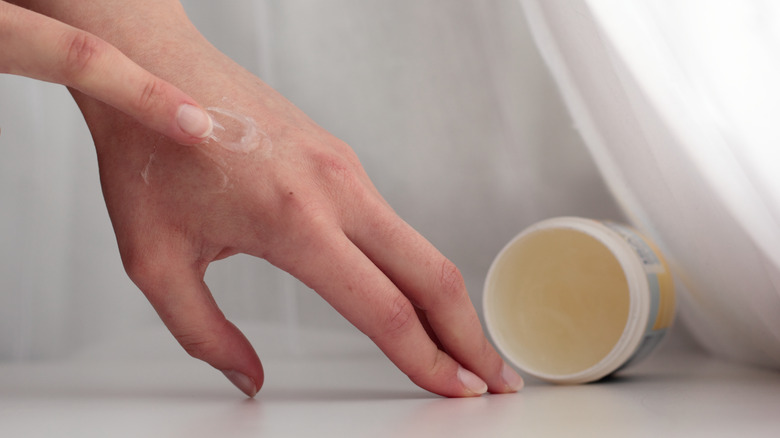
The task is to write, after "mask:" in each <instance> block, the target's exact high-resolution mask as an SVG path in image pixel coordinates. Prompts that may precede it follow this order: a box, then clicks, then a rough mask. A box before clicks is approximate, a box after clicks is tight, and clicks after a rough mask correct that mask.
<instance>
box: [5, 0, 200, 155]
mask: <svg viewBox="0 0 780 438" xmlns="http://www.w3.org/2000/svg"><path fill="white" fill-rule="evenodd" d="M0 46H2V47H3V52H2V53H0V72H2V73H10V74H15V75H21V76H26V77H30V78H34V79H40V80H43V81H48V82H54V83H58V84H63V85H67V86H69V87H72V88H74V89H76V90H79V91H81V92H83V93H84V94H87V95H89V96H91V97H93V98H95V99H98V100H100V101H102V102H104V103H107V104H109V105H111V106H113V107H115V108H117V109H118V110H120V111H122V112H124V113H126V114H128V115H129V116H131V117H133V118H134V119H136V120H138V121H139V122H140V123H141V124H143V125H144V126H146V127H148V128H150V129H153V130H154V131H157V132H159V133H161V134H163V135H165V136H167V137H169V138H171V139H173V140H174V141H176V142H178V143H185V144H195V143H200V142H202V141H203V140H204V139H206V138H207V137H208V136H209V135H211V130H212V126H213V122H212V120H211V117H209V115H208V113H206V112H205V110H203V108H201V107H200V106H199V105H198V104H197V102H195V100H194V99H192V98H191V97H190V96H188V95H187V94H186V93H184V92H183V91H181V90H180V89H178V88H177V87H175V86H174V85H172V84H170V83H168V82H166V81H164V80H163V79H160V78H158V77H157V76H155V75H153V74H151V73H150V72H148V71H146V70H145V69H143V68H142V67H140V66H139V65H138V64H136V63H135V62H133V61H132V60H130V58H128V57H127V56H125V55H124V54H123V53H122V52H120V51H119V49H117V48H116V47H114V46H112V45H111V44H109V43H108V42H106V41H104V40H102V39H100V38H98V37H97V36H95V35H92V34H90V33H88V32H84V31H82V30H79V29H76V28H74V27H72V26H69V25H67V24H65V23H62V22H60V21H57V20H54V19H51V18H49V17H46V16H44V15H41V14H38V13H36V12H33V11H30V10H27V9H24V8H21V7H18V6H15V5H11V4H9V3H7V2H4V1H0Z"/></svg>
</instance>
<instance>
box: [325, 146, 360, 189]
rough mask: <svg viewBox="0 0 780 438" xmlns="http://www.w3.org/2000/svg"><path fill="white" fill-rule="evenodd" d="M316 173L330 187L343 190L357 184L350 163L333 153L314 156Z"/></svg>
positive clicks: (355, 173)
mask: <svg viewBox="0 0 780 438" xmlns="http://www.w3.org/2000/svg"><path fill="white" fill-rule="evenodd" d="M314 161H315V167H316V171H317V174H318V175H319V176H320V178H321V180H322V181H323V183H324V184H325V185H326V186H327V187H328V188H330V189H333V190H343V189H345V188H346V189H349V188H354V187H357V186H359V185H360V184H359V180H358V176H357V172H355V170H354V166H353V165H352V163H351V162H350V161H349V160H347V159H345V158H343V157H341V156H338V155H335V154H331V153H324V154H319V155H316V156H315V157H314Z"/></svg>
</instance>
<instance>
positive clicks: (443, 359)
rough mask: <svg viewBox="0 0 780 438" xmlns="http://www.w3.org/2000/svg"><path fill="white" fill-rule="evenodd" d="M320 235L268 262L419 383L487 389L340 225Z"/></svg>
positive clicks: (459, 391) (439, 389) (445, 391)
mask: <svg viewBox="0 0 780 438" xmlns="http://www.w3.org/2000/svg"><path fill="white" fill-rule="evenodd" d="M318 236H320V238H315V239H313V240H312V241H311V242H309V243H308V244H307V245H306V246H305V247H301V248H299V250H301V252H299V253H298V254H299V255H298V257H297V258H295V259H290V260H273V259H271V260H270V261H271V262H273V263H275V264H277V266H279V267H281V268H282V269H285V270H287V271H288V272H290V273H291V274H293V275H295V276H296V277H298V278H299V279H300V280H302V281H303V282H304V283H306V284H307V285H308V286H309V287H311V288H312V289H314V290H316V291H317V293H319V294H320V295H321V296H322V297H323V298H324V299H325V300H326V301H328V302H329V303H330V304H331V305H332V306H333V307H334V308H335V309H336V310H337V311H338V312H339V313H341V314H342V315H343V316H344V317H345V318H346V319H348V320H349V321H350V322H351V323H352V324H354V325H355V326H356V327H357V328H358V329H359V330H361V331H362V332H363V333H365V334H366V335H368V336H369V337H370V338H371V339H372V340H373V341H374V343H375V344H376V345H377V346H378V347H379V348H380V349H381V350H382V351H383V352H384V353H385V355H386V356H387V357H388V358H389V359H390V360H391V361H392V362H393V363H394V364H395V365H396V366H397V367H398V368H399V369H400V370H401V371H403V372H404V373H405V374H406V375H407V376H409V378H410V379H411V380H412V381H413V382H414V383H415V384H417V385H418V386H420V387H422V388H424V389H427V390H428V391H431V392H434V393H436V394H440V395H443V396H447V397H465V396H476V395H480V394H482V393H484V392H485V391H486V390H487V386H486V385H485V383H484V382H482V381H481V380H480V379H479V378H478V377H477V376H475V375H474V374H473V373H471V372H469V371H468V370H466V369H464V368H462V367H460V366H459V365H458V363H457V362H455V361H454V360H453V359H452V358H451V357H449V356H448V355H447V354H446V353H445V352H443V351H441V350H439V349H438V348H437V346H436V344H435V343H434V342H433V341H432V340H431V339H430V337H428V335H427V334H426V332H425V329H424V328H423V326H422V324H421V323H420V320H419V319H418V318H417V317H416V313H415V310H414V307H413V306H412V304H411V303H410V302H409V300H407V299H406V297H404V295H403V294H401V292H400V291H399V290H398V289H397V288H396V287H395V286H394V285H393V283H392V282H391V281H390V280H388V279H387V277H386V276H385V275H384V274H383V273H382V272H381V271H380V270H379V269H377V268H376V266H374V265H373V263H371V261H370V260H368V259H367V258H366V257H365V255H363V253H362V252H360V250H358V249H357V248H356V247H355V246H354V245H353V244H352V243H351V242H350V241H349V239H347V238H346V236H344V234H343V233H341V231H340V230H339V229H337V228H336V229H333V230H326V231H324V232H322V233H320V234H318ZM300 254H304V255H303V256H302V257H301V256H300Z"/></svg>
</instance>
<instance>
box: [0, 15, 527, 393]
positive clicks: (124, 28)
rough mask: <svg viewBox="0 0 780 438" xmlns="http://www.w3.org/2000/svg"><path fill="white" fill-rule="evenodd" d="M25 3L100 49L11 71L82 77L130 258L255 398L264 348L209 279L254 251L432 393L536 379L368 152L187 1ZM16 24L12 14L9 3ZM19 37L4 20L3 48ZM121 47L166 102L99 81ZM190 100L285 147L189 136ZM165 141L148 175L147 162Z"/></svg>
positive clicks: (205, 351) (183, 339)
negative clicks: (226, 44) (228, 144)
mask: <svg viewBox="0 0 780 438" xmlns="http://www.w3.org/2000/svg"><path fill="white" fill-rule="evenodd" d="M16 3H17V4H21V5H22V6H25V7H28V8H30V9H32V10H34V11H37V12H40V13H41V14H43V15H45V16H48V17H51V19H56V20H58V22H57V23H59V24H62V23H67V24H68V25H70V26H72V28H75V29H80V30H82V31H85V32H89V35H90V37H89V38H92V39H88V40H87V41H88V42H87V44H86V45H85V44H84V43H83V42H82V43H81V44H80V45H81V46H83V47H87V48H88V50H87V52H86V54H82V56H76V57H75V58H76V59H86V61H84V63H85V64H86V65H87V67H83V66H81V67H79V69H78V71H79V72H80V73H79V74H81V75H82V76H79V75H78V74H77V75H75V76H76V79H74V78H73V77H68V78H67V80H58V78H60V77H57V76H56V75H54V74H52V73H51V69H50V68H49V69H47V68H39V70H42V71H43V72H44V73H40V72H32V73H30V72H26V71H24V70H23V69H22V68H20V67H18V65H17V67H16V68H17V70H16V71H10V72H12V73H16V74H22V75H25V76H31V77H36V78H39V79H44V80H49V81H54V82H60V83H65V84H66V85H69V86H70V87H71V91H72V94H73V96H74V98H75V99H76V102H77V103H78V105H79V107H80V109H81V110H82V112H83V114H84V117H85V119H86V121H87V124H88V125H89V128H90V130H91V132H92V136H93V139H94V141H95V146H96V150H97V156H98V162H99V168H100V179H101V184H102V187H103V193H104V197H105V200H106V205H107V207H108V211H109V215H110V217H111V221H112V224H113V227H114V231H115V233H116V236H117V242H118V245H119V250H120V253H121V256H122V261H123V263H124V266H125V269H126V270H127V272H128V274H129V276H130V278H131V279H132V280H133V281H134V282H135V284H136V285H137V286H138V287H139V288H140V289H141V291H142V292H143V293H144V294H145V296H146V297H147V298H148V300H149V301H150V303H151V304H152V306H154V308H155V310H156V311H157V313H158V314H159V315H160V318H161V319H162V320H163V322H164V323H165V324H166V326H167V327H168V329H169V330H170V331H171V333H172V334H173V335H174V337H176V339H177V340H178V341H179V343H180V344H181V345H182V347H183V348H184V349H185V350H186V351H187V352H188V353H189V354H190V355H192V356H194V357H196V358H198V359H202V360H204V361H206V362H207V363H209V364H211V365H212V366H213V367H215V368H217V369H218V370H221V371H223V372H224V373H225V375H226V376H227V377H228V378H229V379H230V380H231V381H232V382H233V383H234V384H236V386H238V387H239V389H241V390H242V391H243V392H244V393H246V394H247V395H248V396H254V395H255V394H256V393H257V391H258V390H259V389H260V387H261V386H262V384H263V380H264V375H263V370H262V366H261V363H260V360H259V358H258V356H257V354H256V353H255V351H254V349H253V348H252V346H251V344H250V343H249V341H248V340H247V339H246V338H245V337H244V335H243V334H242V333H241V332H240V331H239V330H238V328H236V326H234V325H233V324H231V323H230V322H229V321H228V320H227V319H226V318H225V316H224V315H223V313H222V312H221V311H220V309H219V308H218V307H217V304H216V303H215V301H214V299H213V298H212V296H211V293H210V291H209V289H208V287H207V286H206V284H205V283H204V281H203V276H204V273H205V271H206V268H207V267H208V265H209V263H211V262H212V261H215V260H219V259H223V258H225V257H229V256H231V255H234V254H237V253H246V254H250V255H253V256H257V257H261V258H264V259H266V260H268V261H269V262H270V263H272V264H274V265H275V266H277V267H279V268H281V269H284V270H285V271H287V272H289V273H291V274H292V275H294V276H295V277H297V278H298V279H300V280H301V281H302V282H304V283H305V284H306V285H308V286H309V287H311V288H312V289H314V290H315V291H316V292H317V293H318V294H320V295H321V296H322V297H323V298H324V299H325V300H327V301H328V302H329V303H330V304H331V305H332V306H333V307H334V308H335V309H336V310H337V311H338V312H339V313H341V314H342V315H343V316H344V317H345V318H347V319H348V320H349V321H350V322H351V323H352V324H354V325H355V326H356V327H357V328H358V329H360V330H361V331H362V332H363V333H365V334H366V335H367V336H369V337H370V338H371V339H372V340H373V341H374V342H375V343H376V345H377V346H378V347H379V348H380V349H381V350H382V351H383V352H384V353H385V355H387V357H388V358H389V359H390V360H391V361H392V362H393V363H394V364H395V365H396V366H397V367H398V368H399V369H401V370H402V371H403V372H404V373H406V375H408V376H409V378H410V379H411V380H412V381H413V382H414V383H416V384H417V385H419V386H420V387H422V388H425V389H426V390H428V391H431V392H434V393H436V394H440V395H444V396H448V397H464V396H476V395H480V394H482V393H484V392H486V391H490V392H493V393H506V392H514V391H517V390H518V389H520V388H521V386H522V379H520V377H519V376H518V375H517V374H516V373H515V372H514V371H513V370H512V369H511V368H510V367H508V366H507V365H506V364H505V363H504V362H503V361H502V359H501V358H500V356H499V355H498V354H497V353H496V351H495V350H494V349H493V347H492V346H491V344H490V343H489V342H488V341H487V339H486V338H485V335H484V333H483V331H482V327H481V325H480V323H479V319H478V317H477V314H476V312H475V310H474V307H473V305H472V303H471V301H470V299H469V296H468V293H467V291H466V288H465V286H464V282H463V279H462V277H461V275H460V273H459V271H458V270H457V268H456V267H455V266H454V265H453V264H452V263H451V262H450V261H449V260H447V259H446V258H445V257H444V256H443V255H442V254H441V253H439V251H437V250H436V249H435V248H434V247H433V246H432V245H431V244H430V243H429V242H427V241H426V240H425V239H424V238H423V237H422V236H421V235H419V234H418V233H417V232H416V231H415V230H413V229H412V228H411V227H410V226H409V225H407V224H406V223H405V222H404V221H403V220H401V218H399V217H398V215H396V213H395V212H394V211H393V210H392V208H391V207H390V206H389V205H388V204H387V202H385V200H384V199H383V198H382V197H381V195H380V194H379V192H378V191H377V190H376V188H375V187H374V186H373V184H372V183H371V181H370V179H369V178H368V176H367V175H366V173H365V171H364V170H363V168H362V166H361V165H360V162H359V161H358V159H357V157H356V155H355V154H354V152H353V151H352V149H351V148H350V147H349V146H348V145H346V144H345V143H343V142H342V141H340V140H339V139H337V138H335V137H333V136H332V135H331V134H329V133H328V132H327V131H325V130H324V129H322V128H321V127H319V126H318V125H317V124H315V123H314V122H313V121H312V120H311V119H309V118H308V117H307V116H306V115H305V114H303V113H302V112H301V111H300V110H299V109H298V108H296V107H295V106H294V105H292V104H291V103H290V102H289V101H287V100H286V99H285V98H284V97H282V96H281V95H279V94H278V93H277V92H275V91H274V90H273V89H271V88H270V87H269V86H267V85H266V84H265V83H263V82H262V81H261V80H260V79H259V78H257V77H255V76H253V75H252V74H251V73H249V72H247V71H246V70H244V69H243V68H241V67H240V66H238V65H237V64H235V63H234V62H233V61H231V60H230V59H229V58H227V57H225V56H224V55H223V54H222V53H220V52H219V51H218V50H216V49H215V48H214V47H213V46H211V45H210V44H209V43H208V42H207V41H206V40H205V39H204V38H203V37H202V36H201V35H200V34H199V33H198V31H197V30H196V29H195V28H194V26H193V25H192V24H191V23H190V22H189V20H188V19H187V17H186V15H185V14H184V11H183V10H182V8H181V6H180V5H179V3H178V2H177V1H174V0H138V1H130V0H121V1H119V0H69V1H57V0H49V1H46V0H38V1H23V2H22V1H19V2H16ZM5 6H10V5H7V4H5ZM2 7H4V6H3V2H0V8H2ZM43 15H42V16H39V17H40V19H42V18H45V17H43ZM10 19H18V15H14V16H12V17H11V18H10ZM3 20H9V14H6V15H3V9H0V24H2V23H3ZM51 21H52V22H54V20H51ZM62 25H63V26H65V25H64V24H62ZM2 28H3V26H0V29H2ZM15 37H17V38H19V36H18V35H16V36H15ZM4 38H8V35H6V33H3V32H2V31H0V44H3V45H4ZM41 44H42V43H41ZM43 45H45V44H43ZM113 50H116V51H117V54H116V55H117V56H120V57H126V59H127V62H128V64H126V65H125V66H124V68H125V70H128V69H129V71H130V72H135V73H133V74H134V75H135V76H132V77H136V78H148V77H146V76H144V75H143V73H145V74H148V75H149V77H153V78H156V80H159V84H161V85H160V86H159V87H152V88H153V89H154V90H155V91H160V93H161V95H163V96H165V97H162V98H160V99H159V102H161V103H159V104H155V105H150V106H149V107H146V108H145V107H144V106H143V105H141V106H140V110H138V108H135V107H134V106H133V105H132V104H128V103H127V102H130V101H131V100H132V99H133V98H131V99H126V100H123V98H122V97H121V96H120V97H116V96H113V95H112V96H108V97H107V96H106V94H107V95H111V94H112V91H111V90H112V89H113V88H112V84H110V83H107V84H104V85H100V86H99V87H95V86H94V85H92V84H94V83H95V82H96V81H97V82H99V81H98V80H97V79H95V78H94V77H91V76H95V77H106V75H100V74H99V72H100V71H101V69H102V68H103V67H104V66H102V65H95V66H93V65H91V64H90V63H92V62H93V60H100V59H101V57H102V56H104V55H106V54H107V53H109V54H111V53H114V52H113ZM49 55H51V54H48V55H46V56H49ZM87 55H89V56H87ZM20 56H21V55H20ZM37 56H39V57H44V56H45V55H44V54H40V55H37ZM51 56H54V55H51ZM122 59H124V58H122ZM43 61H45V59H43ZM4 62H5V63H6V64H7V63H8V61H7V60H5V61H4V60H3V59H0V67H3V65H4V64H3V63H4ZM36 62H38V64H40V60H38V61H36ZM16 63H17V64H20V62H19V61H16ZM25 65H27V64H25ZM136 68H137V70H136ZM7 70H9V69H8V68H7V67H6V68H4V70H0V71H7ZM139 71H142V72H143V73H139ZM46 72H48V73H46ZM33 73H34V74H33ZM47 75H48V76H47ZM108 76H109V77H110V76H111V75H108ZM139 81H140V82H138V83H139V84H141V83H143V80H140V79H139ZM124 82H125V83H126V82H127V81H124ZM84 84H87V85H84ZM114 85H115V86H117V87H119V85H118V84H114ZM126 88H127V87H126ZM138 89H141V90H142V91H143V90H144V89H148V87H146V86H141V87H138V86H136V93H135V94H133V92H132V91H127V90H125V91H124V92H125V93H127V96H137V95H144V93H143V92H137V90H138ZM95 90H97V91H95ZM101 93H102V94H101ZM179 93H181V94H179ZM185 93H186V94H185ZM146 94H149V93H148V92H147V93H146ZM152 94H154V93H152ZM134 99H136V100H135V101H136V102H137V101H138V100H137V97H134ZM155 99H156V97H155ZM141 101H145V100H143V99H142V100H141ZM153 101H155V102H156V101H157V100H154V99H153ZM196 102H197V103H196ZM181 103H187V104H189V105H193V106H196V107H197V108H201V107H210V106H219V107H227V108H228V109H230V110H231V111H236V112H239V113H241V114H244V115H246V116H248V117H251V118H252V119H253V120H254V121H256V123H257V125H258V127H259V128H260V129H261V130H262V131H264V132H265V133H266V134H267V138H268V139H269V140H270V143H271V144H272V147H271V148H270V149H267V148H259V149H257V150H255V151H253V152H250V153H240V152H235V151H230V150H227V149H225V148H222V147H220V145H219V144H216V143H215V142H213V141H211V142H207V143H202V144H200V145H199V146H198V147H193V146H190V145H187V144H195V143H198V142H200V141H202V138H203V136H198V135H191V134H187V133H184V132H183V131H182V130H181V129H180V128H179V127H178V125H177V122H176V117H177V111H178V109H177V108H178V107H179V106H180V104H181ZM198 103H199V104H200V105H199V104H198ZM128 108H129V109H128ZM160 108H162V109H160ZM161 134H163V135H164V136H165V137H163V136H161ZM201 134H206V132H205V131H204V132H203V133H201ZM153 152H154V160H155V161H154V165H155V168H154V173H153V175H152V178H151V180H148V181H147V180H145V179H144V178H142V177H141V171H142V169H144V168H145V166H146V165H147V164H148V163H149V159H150V155H151V154H152V153H153ZM225 178H227V179H228V180H229V183H228V184H227V185H224V184H222V182H223V181H224V179H225Z"/></svg>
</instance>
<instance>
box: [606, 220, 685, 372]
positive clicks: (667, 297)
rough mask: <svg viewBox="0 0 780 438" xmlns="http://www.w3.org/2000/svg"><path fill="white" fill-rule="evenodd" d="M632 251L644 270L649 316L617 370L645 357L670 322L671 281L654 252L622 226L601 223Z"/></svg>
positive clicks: (645, 240)
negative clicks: (631, 353) (643, 330)
mask: <svg viewBox="0 0 780 438" xmlns="http://www.w3.org/2000/svg"><path fill="white" fill-rule="evenodd" d="M604 224H605V225H606V226H607V227H609V228H610V229H612V230H613V231H615V232H616V233H618V234H619V235H620V236H621V237H622V238H623V239H624V240H625V241H626V242H628V244H629V245H631V247H632V248H633V249H634V251H635V252H636V254H637V256H638V257H639V259H640V260H641V261H642V265H643V266H644V270H645V275H646V276H647V283H648V286H649V291H650V316H649V318H648V321H647V327H646V328H645V334H644V337H643V338H642V341H641V342H640V343H639V346H638V347H637V349H636V351H635V352H634V354H633V355H632V356H631V357H630V358H629V359H628V361H626V363H625V364H623V366H621V367H620V368H621V369H622V368H625V367H626V366H628V365H629V364H631V363H632V362H637V361H640V360H642V359H644V358H645V357H647V356H648V355H649V354H650V352H651V351H653V350H654V349H655V347H656V346H658V344H659V343H660V342H661V340H662V339H663V337H664V335H666V331H667V329H668V328H669V327H670V326H671V325H672V321H673V320H674V306H675V303H674V281H673V280H672V275H671V272H670V271H669V267H668V266H667V264H666V261H665V260H664V259H663V256H662V255H661V253H660V251H659V250H658V248H657V247H656V246H655V245H654V244H653V243H652V242H651V241H649V240H647V239H645V238H644V237H642V236H641V235H640V234H639V233H637V232H636V231H635V230H633V229H632V228H630V227H627V226H625V225H620V224H616V223H613V222H605V223H604Z"/></svg>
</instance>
